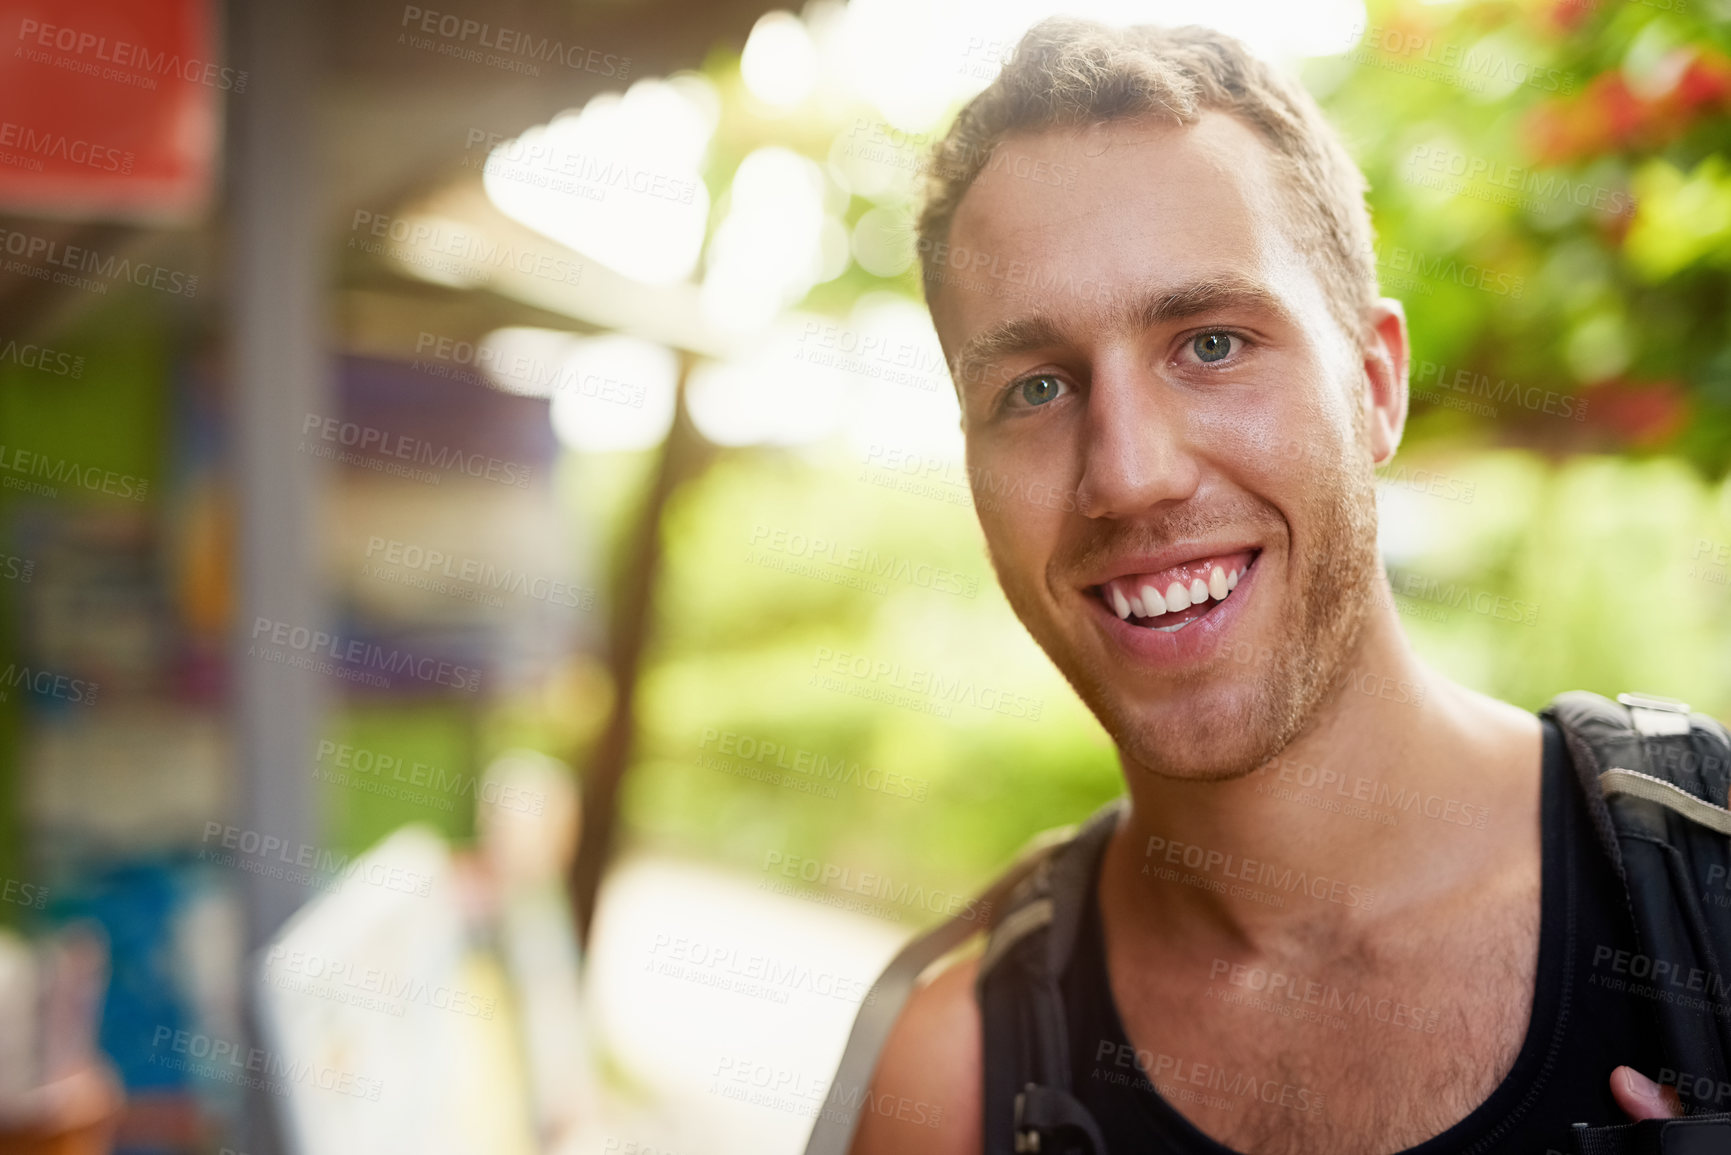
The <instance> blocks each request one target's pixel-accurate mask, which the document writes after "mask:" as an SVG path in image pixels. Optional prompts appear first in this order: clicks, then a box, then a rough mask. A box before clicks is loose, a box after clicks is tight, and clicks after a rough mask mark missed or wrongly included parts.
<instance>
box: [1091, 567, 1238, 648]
mask: <svg viewBox="0 0 1731 1155" xmlns="http://www.w3.org/2000/svg"><path fill="white" fill-rule="evenodd" d="M1259 552H1260V551H1259V550H1255V549H1244V550H1237V551H1235V552H1231V553H1221V554H1210V555H1205V556H1199V557H1193V558H1191V559H1190V560H1188V561H1184V562H1180V563H1179V564H1177V565H1171V566H1167V567H1165V568H1164V569H1158V570H1149V571H1146V572H1140V573H1126V574H1122V575H1120V576H1117V577H1114V578H1111V579H1110V580H1107V581H1104V582H1101V583H1100V584H1099V585H1097V586H1094V587H1093V591H1094V593H1095V595H1096V596H1098V597H1099V598H1100V600H1101V601H1102V603H1104V605H1105V606H1106V608H1107V609H1108V610H1109V611H1111V612H1112V613H1113V614H1114V615H1116V616H1117V617H1118V618H1119V619H1120V620H1122V621H1127V622H1129V623H1130V624H1131V625H1134V626H1140V627H1143V628H1147V629H1154V630H1160V631H1162V632H1170V631H1175V630H1179V629H1182V628H1183V627H1184V626H1186V625H1189V624H1190V623H1191V622H1193V621H1195V620H1196V619H1197V618H1200V617H1202V616H1203V615H1205V614H1207V613H1208V612H1209V611H1210V610H1212V609H1213V608H1214V606H1215V605H1216V604H1217V603H1219V602H1222V601H1225V600H1226V598H1227V597H1228V596H1230V595H1231V593H1232V591H1233V590H1235V589H1237V588H1238V582H1239V579H1240V578H1242V577H1243V576H1244V574H1245V573H1246V572H1247V571H1248V570H1249V569H1250V566H1251V564H1252V563H1253V562H1254V561H1255V560H1256V557H1257V555H1258V553H1259Z"/></svg>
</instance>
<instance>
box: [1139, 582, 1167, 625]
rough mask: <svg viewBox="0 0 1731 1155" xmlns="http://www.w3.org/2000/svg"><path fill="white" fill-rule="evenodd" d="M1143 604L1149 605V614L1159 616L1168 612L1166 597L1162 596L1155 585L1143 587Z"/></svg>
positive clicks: (1154, 616) (1152, 616) (1153, 616)
mask: <svg viewBox="0 0 1731 1155" xmlns="http://www.w3.org/2000/svg"><path fill="white" fill-rule="evenodd" d="M1142 604H1143V605H1145V606H1147V607H1148V616H1149V617H1151V618H1157V617H1159V616H1160V615H1161V614H1163V613H1165V612H1166V599H1165V598H1163V597H1161V596H1160V591H1159V590H1157V589H1155V588H1154V587H1153V586H1143V587H1142Z"/></svg>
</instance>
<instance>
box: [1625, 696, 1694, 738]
mask: <svg viewBox="0 0 1731 1155" xmlns="http://www.w3.org/2000/svg"><path fill="white" fill-rule="evenodd" d="M1617 701H1619V702H1621V703H1622V704H1623V705H1625V706H1627V707H1629V719H1630V720H1631V721H1632V722H1633V723H1634V724H1635V729H1636V731H1637V732H1639V733H1641V734H1644V735H1645V736H1647V737H1649V738H1664V737H1668V736H1670V735H1673V734H1687V733H1688V732H1689V703H1687V702H1679V701H1678V700H1677V699H1675V698H1662V697H1660V696H1659V695H1657V694H1618V695H1617Z"/></svg>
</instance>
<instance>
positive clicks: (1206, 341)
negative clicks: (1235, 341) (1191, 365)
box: [1190, 332, 1232, 362]
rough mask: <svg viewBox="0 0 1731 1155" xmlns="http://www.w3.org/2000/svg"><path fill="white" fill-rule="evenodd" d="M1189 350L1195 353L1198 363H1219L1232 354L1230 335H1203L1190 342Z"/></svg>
mask: <svg viewBox="0 0 1731 1155" xmlns="http://www.w3.org/2000/svg"><path fill="white" fill-rule="evenodd" d="M1190 348H1191V349H1193V350H1194V351H1195V353H1196V359H1197V360H1198V361H1203V362H1208V361H1221V360H1224V359H1225V358H1226V355H1227V354H1229V353H1231V352H1232V334H1230V333H1219V332H1215V333H1203V334H1202V335H1201V336H1199V337H1197V338H1196V340H1194V341H1192V342H1190Z"/></svg>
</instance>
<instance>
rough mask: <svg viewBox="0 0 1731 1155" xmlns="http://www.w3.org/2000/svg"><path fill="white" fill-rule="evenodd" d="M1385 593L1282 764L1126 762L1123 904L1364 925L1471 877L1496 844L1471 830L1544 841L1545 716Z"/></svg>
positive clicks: (1253, 936) (1149, 917)
mask: <svg viewBox="0 0 1731 1155" xmlns="http://www.w3.org/2000/svg"><path fill="white" fill-rule="evenodd" d="M1378 593H1379V595H1380V596H1377V597H1376V598H1375V599H1374V604H1373V605H1372V607H1371V609H1370V613H1369V619H1368V620H1367V621H1366V623H1365V627H1364V632H1363V633H1362V634H1361V638H1360V644H1359V646H1358V647H1357V651H1356V653H1355V655H1354V658H1353V660H1352V662H1351V663H1350V665H1349V668H1348V669H1347V671H1345V673H1346V675H1347V676H1345V677H1342V678H1340V679H1338V680H1337V683H1336V689H1335V691H1334V693H1333V696H1332V697H1331V698H1330V699H1328V700H1327V701H1325V702H1324V704H1323V705H1322V706H1321V707H1320V709H1319V710H1318V712H1317V714H1316V716H1315V717H1314V718H1313V719H1312V721H1311V722H1310V724H1309V725H1307V726H1306V727H1305V728H1304V730H1303V731H1302V733H1301V734H1300V736H1299V737H1298V738H1296V739H1295V740H1294V741H1292V742H1291V743H1289V744H1288V745H1287V747H1286V748H1285V749H1284V750H1282V751H1280V752H1279V754H1278V755H1277V756H1275V757H1274V758H1273V759H1271V760H1270V761H1268V762H1267V763H1266V764H1265V765H1263V766H1261V767H1258V768H1255V769H1254V770H1253V771H1252V772H1250V773H1248V774H1246V775H1244V776H1242V777H1239V778H1235V779H1231V780H1227V781H1212V782H1202V781H1184V780H1180V779H1174V778H1168V777H1161V776H1157V775H1155V774H1152V773H1150V772H1148V771H1145V770H1143V769H1141V768H1140V767H1138V766H1137V765H1135V764H1133V763H1131V762H1129V761H1128V760H1127V759H1126V760H1125V776H1126V779H1127V781H1128V787H1129V794H1130V810H1129V812H1128V814H1127V815H1126V817H1125V821H1124V823H1123V824H1122V826H1121V827H1120V828H1119V832H1118V835H1117V837H1115V839H1114V841H1113V846H1112V849H1111V850H1110V852H1109V853H1108V856H1107V861H1106V871H1107V873H1108V876H1109V877H1108V879H1107V880H1106V883H1105V885H1106V886H1107V887H1108V889H1109V890H1110V891H1111V892H1112V893H1113V894H1115V895H1116V896H1117V897H1118V898H1119V899H1120V901H1119V902H1116V903H1111V902H1109V906H1112V905H1115V906H1118V907H1119V908H1120V910H1121V912H1122V913H1124V914H1128V915H1129V916H1130V917H1131V918H1132V919H1133V920H1134V921H1136V922H1141V923H1143V924H1144V926H1143V928H1142V929H1145V930H1156V929H1158V930H1160V931H1162V932H1167V933H1172V932H1181V933H1194V932H1211V933H1209V937H1211V938H1223V939H1225V940H1227V941H1236V942H1238V943H1240V944H1242V945H1243V946H1245V947H1247V948H1249V949H1251V950H1255V949H1257V948H1258V946H1259V945H1268V946H1274V945H1275V944H1279V943H1290V942H1292V941H1295V940H1296V939H1303V940H1317V939H1333V940H1340V939H1342V938H1346V939H1350V938H1354V937H1357V933H1362V932H1363V931H1365V930H1367V929H1368V927H1369V926H1370V925H1372V924H1373V923H1374V922H1378V921H1380V920H1381V919H1382V918H1384V917H1386V916H1387V915H1388V914H1389V912H1391V911H1394V910H1398V909H1400V908H1401V907H1403V906H1405V905H1407V904H1408V903H1411V902H1422V901H1424V900H1425V899H1426V898H1428V897H1431V896H1434V895H1435V894H1436V893H1438V892H1440V891H1445V890H1447V889H1449V888H1450V887H1451V886H1454V885H1461V884H1465V883H1466V882H1467V880H1468V879H1469V878H1470V876H1471V872H1472V871H1473V870H1474V869H1476V868H1478V867H1479V866H1481V865H1482V862H1483V856H1482V855H1477V854H1463V850H1464V849H1465V840H1464V839H1463V835H1466V836H1467V837H1468V838H1472V836H1473V835H1480V836H1483V835H1487V834H1490V833H1492V832H1500V833H1501V834H1502V835H1503V836H1504V837H1506V838H1509V839H1513V840H1520V839H1522V838H1523V837H1525V836H1527V835H1532V836H1533V840H1534V841H1536V831H1537V824H1536V820H1537V812H1538V787H1537V774H1536V773H1533V774H1523V773H1521V772H1520V768H1521V767H1529V768H1531V769H1532V770H1534V771H1536V769H1537V767H1538V758H1539V727H1538V723H1537V720H1536V719H1535V718H1534V717H1533V716H1532V715H1531V714H1528V713H1526V712H1525V711H1522V710H1518V709H1516V708H1515V707H1513V706H1509V705H1508V704H1506V703H1503V702H1498V701H1496V700H1494V699H1491V698H1488V697H1485V696H1484V695H1481V694H1477V693H1475V692H1473V691H1470V690H1467V689H1466V688H1464V687H1462V686H1459V685H1457V684H1456V683H1454V682H1452V681H1450V680H1448V679H1447V678H1444V677H1442V676H1441V675H1439V674H1437V673H1435V672H1434V671H1432V670H1431V669H1429V667H1427V666H1426V665H1425V664H1424V663H1423V662H1422V661H1420V660H1419V659H1418V657H1417V655H1416V654H1414V653H1413V652H1412V649H1411V647H1410V646H1409V645H1408V643H1407V640H1406V637H1405V634H1404V632H1403V631H1402V630H1401V628H1400V623H1399V619H1398V617H1397V616H1396V613H1395V609H1394V604H1393V599H1392V597H1391V596H1390V595H1389V594H1388V593H1387V591H1386V588H1385V589H1382V590H1379V591H1378ZM1415 799H1416V800H1417V801H1415ZM1472 840H1473V841H1474V842H1483V843H1485V844H1487V845H1494V842H1493V840H1491V839H1489V838H1472ZM1112 875H1116V876H1117V877H1116V878H1112V877H1110V876H1112ZM1131 876H1135V878H1134V879H1132V877H1131ZM1159 882H1164V883H1166V885H1153V884H1154V883H1159ZM1330 930H1332V931H1333V933H1329V932H1330Z"/></svg>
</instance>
